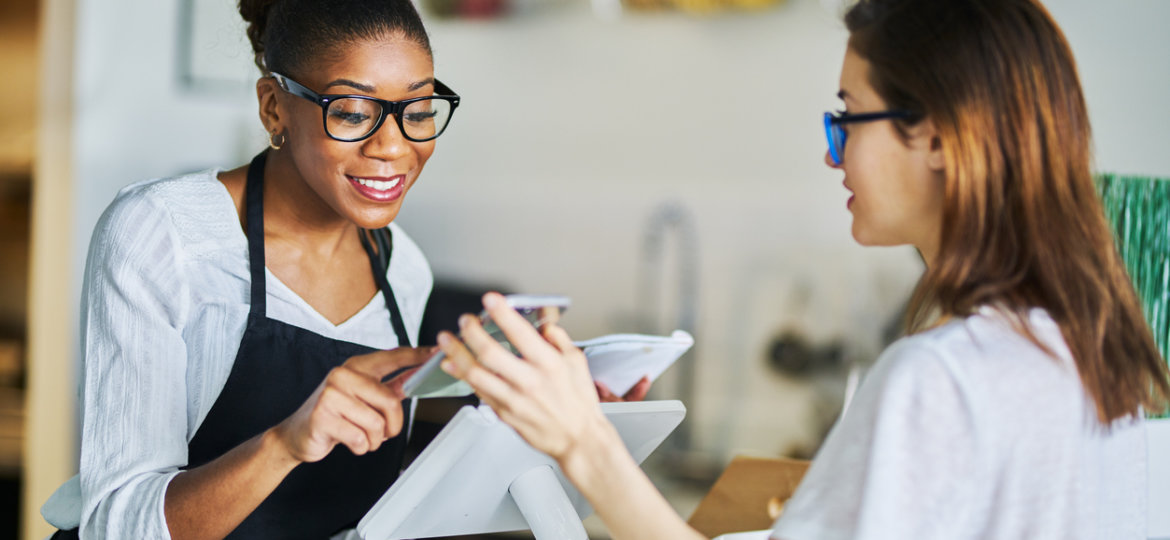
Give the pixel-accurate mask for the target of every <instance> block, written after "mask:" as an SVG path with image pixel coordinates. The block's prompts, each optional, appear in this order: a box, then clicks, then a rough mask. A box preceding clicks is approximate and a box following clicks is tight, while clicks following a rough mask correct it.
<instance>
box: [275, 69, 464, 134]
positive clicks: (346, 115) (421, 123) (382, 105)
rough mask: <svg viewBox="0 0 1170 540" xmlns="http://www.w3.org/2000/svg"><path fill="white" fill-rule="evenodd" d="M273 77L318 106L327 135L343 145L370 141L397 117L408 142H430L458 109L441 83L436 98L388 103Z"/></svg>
mask: <svg viewBox="0 0 1170 540" xmlns="http://www.w3.org/2000/svg"><path fill="white" fill-rule="evenodd" d="M272 77H273V78H275V79H276V82H277V84H279V85H280V87H281V88H282V89H283V90H284V91H285V92H288V93H290V94H292V95H294V96H299V97H303V98H305V99H307V100H309V101H311V102H313V103H316V104H317V105H319V106H320V107H321V120H322V122H323V123H324V125H325V134H326V135H329V138H331V139H333V140H337V141H342V142H357V141H362V140H365V139H368V138H370V136H372V135H373V134H374V133H376V132H377V131H378V128H380V127H382V123H383V122H385V121H386V117H387V116H393V117H394V121H395V122H396V123H397V124H398V130H399V131H400V132H402V135H403V136H404V137H406V138H407V140H411V141H414V142H425V141H429V140H431V139H434V138H435V137H438V136H439V135H442V134H443V131H444V130H446V129H447V126H448V125H449V124H450V123H451V116H452V115H453V114H454V113H455V107H458V106H459V95H457V94H456V93H455V92H454V91H452V90H451V89H450V88H448V87H447V85H445V84H443V83H441V82H439V81H438V80H435V95H433V96H424V97H417V98H411V99H404V100H402V101H387V100H384V99H378V98H375V97H370V96H360V95H348V94H347V95H338V94H318V93H316V92H314V91H312V90H310V89H308V88H306V87H305V85H303V84H301V83H298V82H296V81H294V80H292V79H290V78H288V77H286V76H284V75H281V74H279V73H273V74H272Z"/></svg>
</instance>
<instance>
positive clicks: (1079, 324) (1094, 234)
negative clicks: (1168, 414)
mask: <svg viewBox="0 0 1170 540" xmlns="http://www.w3.org/2000/svg"><path fill="white" fill-rule="evenodd" d="M845 24H846V26H847V27H848V28H849V31H850V40H849V45H850V47H851V48H852V49H853V50H854V51H855V52H857V53H858V54H859V55H861V57H862V58H865V59H866V60H867V61H868V62H869V64H870V73H869V80H870V82H871V83H872V84H873V86H874V88H875V90H876V91H877V92H878V94H879V95H880V96H882V98H884V99H885V101H886V103H887V105H889V107H890V108H892V109H904V110H908V111H910V112H912V113H914V114H913V115H912V116H911V117H910V119H909V120H906V121H905V122H915V121H920V120H921V119H922V118H929V119H930V121H931V122H932V123H933V124H934V127H935V129H936V132H937V134H938V137H939V140H940V142H941V144H942V150H943V154H944V156H945V157H946V171H945V177H946V180H945V181H946V187H945V195H944V203H943V204H944V207H943V219H942V230H941V231H940V235H941V236H940V243H939V251H938V255H937V257H936V259H935V260H934V261H932V263H931V264H930V266H929V268H928V269H927V271H926V273H925V274H924V275H923V277H922V280H921V282H920V283H919V286H918V289H917V291H916V292H915V295H914V298H913V300H912V301H911V308H910V311H909V313H908V315H907V329H908V331H910V332H917V331H921V330H923V329H925V328H928V327H930V326H931V325H932V324H933V323H934V322H937V321H939V320H945V319H947V318H951V317H965V316H967V315H970V314H972V313H973V312H974V311H975V310H976V309H977V308H978V307H979V306H982V305H988V304H991V305H996V306H998V307H1000V308H1002V309H1004V310H1005V311H1007V312H1008V313H1010V314H1011V317H1012V319H1013V322H1014V323H1015V325H1016V327H1017V328H1018V329H1020V330H1021V331H1022V332H1023V333H1024V334H1025V335H1026V336H1028V337H1029V338H1030V339H1032V341H1034V342H1036V343H1037V344H1038V345H1040V343H1039V341H1038V340H1036V338H1035V336H1034V334H1033V333H1032V331H1031V329H1030V328H1029V327H1028V326H1027V318H1026V314H1027V311H1028V310H1029V309H1030V308H1033V307H1040V308H1044V309H1045V310H1047V312H1048V314H1049V315H1050V316H1051V317H1052V318H1053V320H1054V321H1056V323H1057V324H1058V325H1059V326H1060V329H1061V332H1062V334H1063V336H1064V340H1065V342H1066V343H1067V345H1068V348H1069V350H1070V351H1071V353H1072V356H1073V358H1074V360H1075V362H1076V365H1077V369H1078V371H1079V372H1080V376H1081V381H1082V383H1083V384H1084V387H1085V389H1086V390H1087V392H1088V394H1089V395H1091V396H1092V398H1093V399H1094V400H1095V402H1096V404H1097V412H1098V417H1099V419H1100V420H1101V422H1102V423H1105V424H1109V423H1111V422H1112V421H1114V420H1117V419H1119V418H1123V417H1127V416H1131V415H1135V414H1137V413H1138V412H1139V410H1140V409H1139V408H1140V407H1144V408H1145V409H1146V410H1150V411H1162V410H1164V407H1165V406H1166V403H1167V401H1168V399H1170V379H1168V376H1167V367H1166V364H1165V362H1164V361H1163V359H1162V357H1161V355H1160V354H1159V352H1158V349H1157V346H1156V345H1155V344H1154V339H1153V336H1152V334H1151V333H1150V329H1149V326H1148V325H1147V324H1146V321H1145V318H1144V316H1143V315H1142V310H1141V306H1140V303H1139V301H1138V298H1137V295H1136V294H1135V293H1134V290H1133V285H1132V284H1131V282H1130V280H1129V276H1128V275H1127V273H1126V271H1125V267H1124V265H1123V263H1122V260H1121V257H1120V256H1119V255H1118V252H1117V249H1116V247H1115V246H1114V243H1113V236H1112V233H1111V231H1110V228H1109V226H1108V224H1107V222H1106V220H1105V216H1104V213H1103V211H1102V207H1101V202H1100V200H1099V198H1098V196H1097V192H1096V190H1095V187H1094V183H1093V178H1092V169H1091V148H1090V146H1091V137H1090V130H1089V117H1088V112H1087V110H1086V107H1085V101H1084V96H1083V95H1082V93H1081V85H1080V82H1079V80H1078V76H1077V70H1076V65H1075V63H1074V61H1073V56H1072V51H1071V50H1070V49H1069V46H1068V43H1067V42H1066V40H1065V38H1064V35H1063V34H1062V33H1061V31H1060V29H1059V28H1058V27H1057V26H1056V23H1055V22H1053V20H1052V17H1051V16H1050V15H1049V14H1048V12H1047V11H1046V10H1045V9H1044V8H1043V7H1042V6H1041V5H1040V4H1039V3H1038V2H1036V1H1033V0H945V1H940V0H862V1H861V2H859V3H858V4H857V5H855V6H854V7H853V8H851V9H850V10H849V12H848V13H847V14H846V16H845ZM895 125H896V126H898V128H899V131H900V132H901V133H902V134H903V135H905V133H906V131H905V129H906V127H907V126H906V125H905V124H895ZM1041 347H1042V348H1043V345H1041Z"/></svg>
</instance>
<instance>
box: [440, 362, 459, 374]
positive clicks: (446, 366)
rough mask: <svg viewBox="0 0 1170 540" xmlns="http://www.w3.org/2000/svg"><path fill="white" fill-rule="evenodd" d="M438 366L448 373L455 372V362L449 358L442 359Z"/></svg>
mask: <svg viewBox="0 0 1170 540" xmlns="http://www.w3.org/2000/svg"><path fill="white" fill-rule="evenodd" d="M439 368H441V369H442V370H443V371H446V372H447V373H450V374H452V375H454V374H455V364H454V363H453V362H451V361H450V360H443V361H442V362H441V363H440V364H439Z"/></svg>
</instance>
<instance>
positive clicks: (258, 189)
mask: <svg viewBox="0 0 1170 540" xmlns="http://www.w3.org/2000/svg"><path fill="white" fill-rule="evenodd" d="M267 158H268V151H267V150H265V151H263V152H260V153H259V154H257V155H256V157H254V158H252V163H251V164H250V165H248V183H247V185H246V187H245V188H244V207H245V210H244V219H245V220H247V222H248V223H247V227H248V268H249V272H250V273H251V275H252V293H251V298H250V303H251V306H252V307H251V311H250V312H249V313H248V316H249V317H259V318H261V319H263V318H264V317H266V316H267V315H266V313H267V309H266V306H265V301H266V299H267V293H266V291H265V283H264V281H265V277H264V164H265V162H266V161H267Z"/></svg>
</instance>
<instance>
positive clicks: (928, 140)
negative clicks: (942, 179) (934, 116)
mask: <svg viewBox="0 0 1170 540" xmlns="http://www.w3.org/2000/svg"><path fill="white" fill-rule="evenodd" d="M910 137H911V138H913V139H915V141H916V143H915V146H917V147H920V148H923V147H922V146H920V145H924V146H925V147H924V148H923V150H924V151H925V158H927V167H928V168H930V169H931V171H934V172H937V173H943V172H945V171H947V158H945V155H943V139H942V138H941V137H938V130H936V129H935V123H934V122H930V118H923V119H922V122H918V124H917V125H915V126H914V129H913V130H911V132H910Z"/></svg>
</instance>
